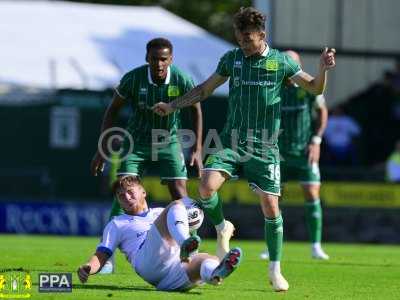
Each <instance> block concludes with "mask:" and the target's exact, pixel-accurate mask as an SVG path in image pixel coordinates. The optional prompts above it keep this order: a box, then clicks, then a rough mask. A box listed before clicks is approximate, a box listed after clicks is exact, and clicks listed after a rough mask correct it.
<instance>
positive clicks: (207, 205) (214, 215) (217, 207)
mask: <svg viewBox="0 0 400 300" xmlns="http://www.w3.org/2000/svg"><path fill="white" fill-rule="evenodd" d="M200 203H201V208H202V209H203V210H204V212H205V214H206V216H207V217H209V218H210V220H211V223H213V225H214V226H215V225H218V224H221V223H222V221H223V220H224V219H225V218H224V213H223V212H222V201H221V199H219V197H218V193H217V192H215V193H214V194H213V195H212V196H211V197H210V198H206V199H202V198H200Z"/></svg>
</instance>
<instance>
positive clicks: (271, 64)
mask: <svg viewBox="0 0 400 300" xmlns="http://www.w3.org/2000/svg"><path fill="white" fill-rule="evenodd" d="M278 67H279V63H278V61H277V60H275V59H268V60H266V61H265V69H266V70H267V71H278Z"/></svg>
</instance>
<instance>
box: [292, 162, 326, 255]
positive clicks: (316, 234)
mask: <svg viewBox="0 0 400 300" xmlns="http://www.w3.org/2000/svg"><path fill="white" fill-rule="evenodd" d="M294 167H296V168H297V173H298V180H299V181H300V184H301V186H302V188H303V193H304V199H305V203H304V206H305V221H306V225H307V230H308V234H309V237H310V241H311V256H312V257H313V258H316V259H324V260H326V259H329V256H328V255H327V254H326V253H325V252H324V251H323V249H322V247H321V237H322V209H321V201H320V186H321V176H320V172H319V167H318V164H316V163H315V164H312V165H310V164H309V163H308V158H307V157H300V158H298V159H296V161H294Z"/></svg>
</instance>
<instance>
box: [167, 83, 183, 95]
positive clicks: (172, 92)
mask: <svg viewBox="0 0 400 300" xmlns="http://www.w3.org/2000/svg"><path fill="white" fill-rule="evenodd" d="M179 95H180V91H179V87H177V86H176V85H170V86H169V87H168V97H178V96H179Z"/></svg>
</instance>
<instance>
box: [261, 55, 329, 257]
mask: <svg viewBox="0 0 400 300" xmlns="http://www.w3.org/2000/svg"><path fill="white" fill-rule="evenodd" d="M286 53H287V54H288V55H289V56H290V57H291V58H292V59H293V60H294V61H296V62H297V63H298V64H299V65H301V61H300V56H299V55H298V53H296V52H294V51H287V52H286ZM281 103H282V104H281V134H280V135H279V143H278V145H279V152H280V154H281V164H280V166H281V181H282V182H283V183H285V182H286V181H288V180H294V181H297V182H299V183H300V185H301V186H302V189H303V192H304V198H305V200H306V202H305V219H306V225H307V229H308V233H309V237H310V241H311V243H312V246H311V256H312V257H313V258H316V259H324V260H326V259H329V256H328V255H327V254H326V253H325V252H324V251H323V249H322V247H321V237H322V209H321V204H320V196H319V192H320V184H321V177H320V172H319V157H320V144H321V141H322V135H323V133H324V130H325V128H326V124H327V120H328V110H327V108H326V105H325V98H324V96H323V95H318V96H315V95H313V94H311V93H309V92H307V91H306V90H304V89H303V88H301V87H300V86H298V85H296V84H294V83H293V82H291V81H289V82H288V84H287V85H286V86H285V87H284V88H283V89H282V90H281ZM314 114H315V120H314V118H313V115H314ZM261 258H263V259H267V258H268V252H265V253H262V254H261Z"/></svg>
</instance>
